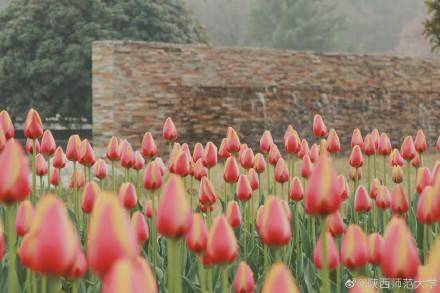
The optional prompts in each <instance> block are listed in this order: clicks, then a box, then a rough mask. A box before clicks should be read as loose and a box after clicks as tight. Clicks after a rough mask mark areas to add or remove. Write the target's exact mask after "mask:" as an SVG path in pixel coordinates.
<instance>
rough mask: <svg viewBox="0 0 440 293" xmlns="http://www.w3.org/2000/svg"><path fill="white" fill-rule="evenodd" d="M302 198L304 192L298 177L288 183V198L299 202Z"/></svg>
mask: <svg viewBox="0 0 440 293" xmlns="http://www.w3.org/2000/svg"><path fill="white" fill-rule="evenodd" d="M303 197H304V190H303V187H302V184H301V181H300V180H299V178H298V177H294V178H293V179H292V181H291V183H290V190H289V198H290V199H291V200H293V201H300V200H302V199H303Z"/></svg>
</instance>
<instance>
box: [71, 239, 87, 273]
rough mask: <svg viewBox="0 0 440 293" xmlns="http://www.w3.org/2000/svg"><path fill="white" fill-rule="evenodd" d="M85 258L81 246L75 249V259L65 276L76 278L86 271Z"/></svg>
mask: <svg viewBox="0 0 440 293" xmlns="http://www.w3.org/2000/svg"><path fill="white" fill-rule="evenodd" d="M87 269H88V266H87V260H86V257H85V256H84V253H83V252H82V251H81V248H80V247H78V248H77V251H76V256H75V261H74V262H73V264H72V266H71V267H70V269H69V272H68V273H67V277H68V278H69V279H78V278H81V277H82V276H84V275H85V274H86V273H87Z"/></svg>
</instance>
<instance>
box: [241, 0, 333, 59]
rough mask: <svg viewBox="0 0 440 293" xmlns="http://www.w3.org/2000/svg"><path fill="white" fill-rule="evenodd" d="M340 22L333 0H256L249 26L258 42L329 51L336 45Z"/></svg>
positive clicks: (280, 46) (288, 47)
mask: <svg viewBox="0 0 440 293" xmlns="http://www.w3.org/2000/svg"><path fill="white" fill-rule="evenodd" d="M340 25H341V19H340V17H339V16H338V15H337V13H336V6H335V4H334V2H332V1H331V0H277V1H268V0H256V1H255V6H254V7H253V11H252V16H251V26H250V27H251V36H252V37H251V38H252V40H253V41H254V42H255V44H256V45H259V46H269V47H275V48H283V49H295V50H315V51H327V50H335V49H336V48H337V44H338V43H337V31H338V27H339V26H340Z"/></svg>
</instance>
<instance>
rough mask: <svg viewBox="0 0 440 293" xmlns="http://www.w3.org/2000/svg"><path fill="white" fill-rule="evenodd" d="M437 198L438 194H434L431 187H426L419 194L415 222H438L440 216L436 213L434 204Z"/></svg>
mask: <svg viewBox="0 0 440 293" xmlns="http://www.w3.org/2000/svg"><path fill="white" fill-rule="evenodd" d="M436 197H437V201H438V198H439V194H437V195H436V194H435V193H434V188H433V187H432V186H426V187H425V188H424V189H423V191H422V193H421V194H420V197H419V201H418V203H417V220H419V222H420V223H423V224H428V225H430V224H432V223H434V222H436V221H438V220H439V218H440V216H439V215H438V213H437V212H436V208H435V202H436Z"/></svg>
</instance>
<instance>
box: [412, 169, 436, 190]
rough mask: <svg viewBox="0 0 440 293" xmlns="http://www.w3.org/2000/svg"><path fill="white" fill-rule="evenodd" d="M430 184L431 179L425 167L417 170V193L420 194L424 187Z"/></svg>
mask: <svg viewBox="0 0 440 293" xmlns="http://www.w3.org/2000/svg"><path fill="white" fill-rule="evenodd" d="M431 183H432V177H431V172H430V171H429V169H428V168H427V167H421V168H419V169H418V171H417V184H416V189H417V192H418V193H421V192H422V191H423V189H424V188H425V187H426V186H428V185H431Z"/></svg>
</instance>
